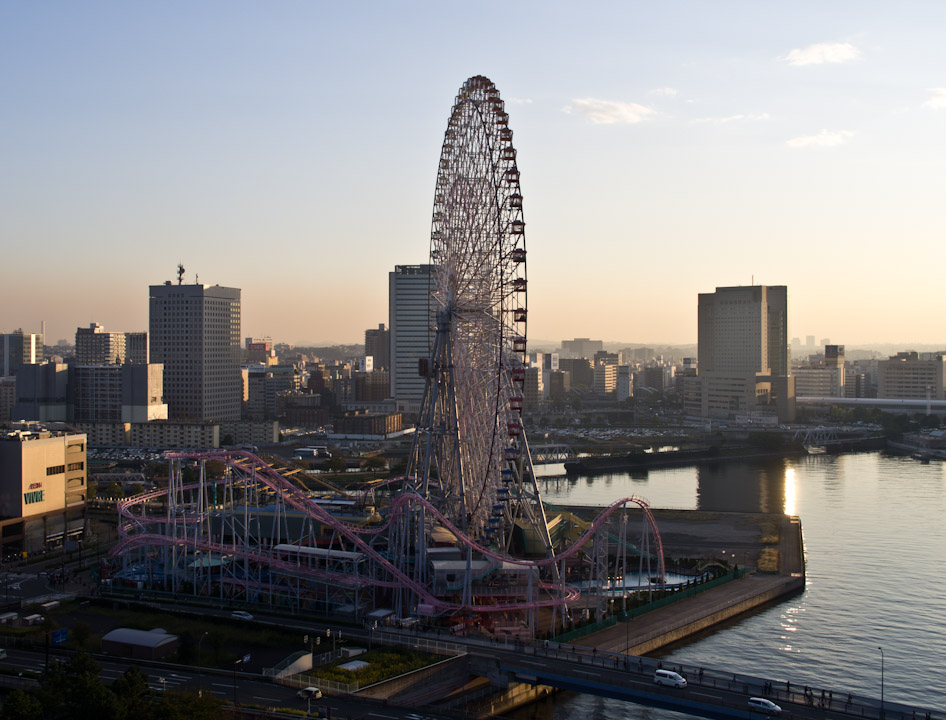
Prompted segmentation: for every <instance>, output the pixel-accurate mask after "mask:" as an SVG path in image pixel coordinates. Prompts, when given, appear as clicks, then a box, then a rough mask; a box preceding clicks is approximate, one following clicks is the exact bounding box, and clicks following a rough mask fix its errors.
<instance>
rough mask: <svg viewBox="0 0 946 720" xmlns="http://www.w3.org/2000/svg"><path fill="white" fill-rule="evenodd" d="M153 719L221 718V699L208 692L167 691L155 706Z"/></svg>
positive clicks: (196, 719)
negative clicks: (160, 701)
mask: <svg viewBox="0 0 946 720" xmlns="http://www.w3.org/2000/svg"><path fill="white" fill-rule="evenodd" d="M152 717H153V718H154V719H155V720H223V718H224V717H226V715H225V713H224V711H223V701H222V700H220V699H219V698H218V697H217V696H216V695H214V694H213V693H210V692H202V691H197V692H169V693H167V694H166V695H165V696H164V702H163V703H161V704H160V705H158V706H157V707H156V708H155V712H154V714H153V716H152Z"/></svg>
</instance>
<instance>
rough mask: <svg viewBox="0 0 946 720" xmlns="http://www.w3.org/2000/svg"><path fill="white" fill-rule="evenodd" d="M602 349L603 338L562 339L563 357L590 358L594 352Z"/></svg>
mask: <svg viewBox="0 0 946 720" xmlns="http://www.w3.org/2000/svg"><path fill="white" fill-rule="evenodd" d="M603 349H604V341H603V340H592V339H590V338H575V339H574V340H562V357H563V358H586V359H588V360H591V359H592V358H593V357H594V356H595V353H596V352H598V351H599V350H603Z"/></svg>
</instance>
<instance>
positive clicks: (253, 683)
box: [0, 648, 456, 720]
mask: <svg viewBox="0 0 946 720" xmlns="http://www.w3.org/2000/svg"><path fill="white" fill-rule="evenodd" d="M68 655H69V653H67V652H60V651H57V650H52V651H51V652H50V662H54V661H56V660H59V659H65V658H67V657H68ZM95 661H96V662H97V663H98V664H99V665H100V666H101V668H102V671H101V673H100V675H99V677H101V678H102V680H103V681H104V682H105V683H112V682H113V681H114V680H115V679H116V678H117V677H119V676H120V675H121V674H122V673H124V672H125V670H127V669H128V668H129V667H130V666H131V665H137V666H138V668H139V669H140V670H141V671H142V672H143V673H144V674H145V675H146V676H147V678H148V686H149V687H150V688H151V689H152V690H155V691H157V692H165V691H191V692H194V691H198V690H200V691H201V692H211V693H213V694H214V695H216V696H217V697H219V698H220V699H221V700H223V701H224V702H226V703H228V704H229V703H233V702H234V701H235V702H236V703H237V704H239V705H261V706H263V707H271V708H294V709H296V710H307V709H309V701H307V700H303V699H301V698H299V697H298V696H297V695H296V692H297V690H296V689H295V688H289V687H284V686H282V685H277V684H275V683H273V682H272V681H270V680H268V679H263V678H261V677H260V676H259V675H250V674H247V673H236V674H235V675H234V674H233V673H227V672H223V671H207V670H204V671H202V672H198V671H196V670H193V669H190V668H185V667H181V666H172V665H168V664H165V663H151V662H147V661H144V660H139V661H135V662H130V661H126V660H121V659H117V658H115V659H110V658H104V657H103V656H100V655H97V656H95ZM0 667H5V668H10V669H15V670H20V671H27V672H34V673H42V672H43V670H44V669H45V667H46V658H45V653H44V652H42V651H35V650H20V649H14V648H10V649H9V650H8V651H7V657H6V659H4V660H0ZM234 680H235V691H234ZM317 709H318V710H319V711H320V712H321V713H322V714H323V715H324V714H326V713H327V712H328V713H330V716H331V717H333V718H347V719H351V720H376V719H377V720H428V719H429V720H454V719H455V717H456V716H455V715H448V714H442V713H436V712H427V711H417V710H416V709H413V708H401V707H395V706H392V707H388V706H385V705H383V704H382V703H379V702H378V701H375V700H368V699H362V698H357V697H324V698H322V699H321V700H313V701H312V702H311V710H312V711H313V712H314V711H315V710H317Z"/></svg>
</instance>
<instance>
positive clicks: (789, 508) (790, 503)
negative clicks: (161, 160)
mask: <svg viewBox="0 0 946 720" xmlns="http://www.w3.org/2000/svg"><path fill="white" fill-rule="evenodd" d="M796 491H797V488H796V487H795V468H793V467H791V466H789V467H787V468H785V511H784V512H785V514H786V515H797V513H796V512H795V493H796Z"/></svg>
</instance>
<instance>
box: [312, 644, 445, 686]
mask: <svg viewBox="0 0 946 720" xmlns="http://www.w3.org/2000/svg"><path fill="white" fill-rule="evenodd" d="M356 659H357V660H363V661H364V662H366V663H368V666H367V667H363V668H361V669H360V670H354V671H351V670H343V669H342V668H340V667H339V665H343V664H345V663H347V662H349V660H348V659H345V660H340V661H338V662H334V663H332V664H331V665H323V666H322V667H320V668H319V669H318V670H316V671H315V676H316V677H318V678H321V679H322V680H329V681H331V682H337V683H341V684H346V683H358V684H359V685H361V686H362V687H364V686H366V685H372V684H374V683H377V682H381V681H382V680H387V679H388V678H392V677H397V676H398V675H403V674H404V673H409V672H411V671H413V670H420V669H421V668H423V667H427V666H428V665H433V664H434V663H436V662H440V661H441V660H443V658H442V657H440V656H438V655H431V654H430V653H423V652H418V651H416V650H401V649H397V648H395V649H393V650H387V649H386V650H373V651H371V652H370V653H367V654H365V655H361V656H359V657H358V658H356Z"/></svg>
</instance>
